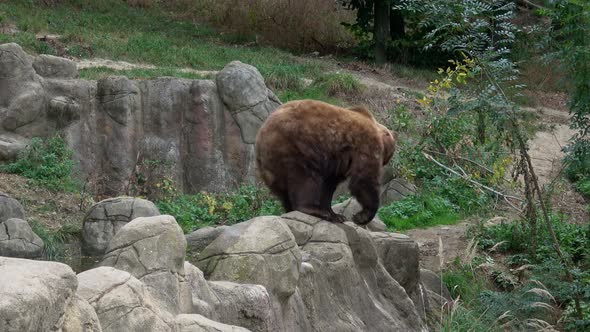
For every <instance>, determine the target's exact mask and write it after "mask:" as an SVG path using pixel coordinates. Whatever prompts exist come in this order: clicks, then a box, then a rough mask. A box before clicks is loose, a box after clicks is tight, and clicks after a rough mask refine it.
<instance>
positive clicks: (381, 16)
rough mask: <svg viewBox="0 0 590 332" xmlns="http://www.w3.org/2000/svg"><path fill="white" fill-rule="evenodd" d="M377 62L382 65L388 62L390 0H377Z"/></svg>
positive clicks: (375, 36)
mask: <svg viewBox="0 0 590 332" xmlns="http://www.w3.org/2000/svg"><path fill="white" fill-rule="evenodd" d="M374 5H375V7H374V10H375V31H374V33H373V40H374V42H375V62H376V63H377V64H378V65H382V64H384V63H385V62H386V61H387V52H386V44H387V37H388V36H389V0H375V3H374Z"/></svg>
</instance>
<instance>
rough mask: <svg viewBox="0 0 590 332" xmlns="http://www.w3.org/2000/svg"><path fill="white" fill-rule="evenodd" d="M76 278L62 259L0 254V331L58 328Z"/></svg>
mask: <svg viewBox="0 0 590 332" xmlns="http://www.w3.org/2000/svg"><path fill="white" fill-rule="evenodd" d="M77 286H78V280H77V279H76V274H75V273H74V271H72V269H71V268H70V267H69V266H67V265H65V264H61V263H53V262H39V261H30V260H25V259H17V258H7V257H0V331H3V332H23V331H57V330H59V329H60V328H61V326H62V324H63V322H64V316H65V312H66V309H67V307H68V306H69V305H70V302H71V301H72V299H73V298H74V294H75V292H76V287H77Z"/></svg>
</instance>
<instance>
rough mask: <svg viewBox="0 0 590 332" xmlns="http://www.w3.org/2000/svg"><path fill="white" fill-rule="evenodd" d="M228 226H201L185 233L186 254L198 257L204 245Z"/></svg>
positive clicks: (209, 242)
mask: <svg viewBox="0 0 590 332" xmlns="http://www.w3.org/2000/svg"><path fill="white" fill-rule="evenodd" d="M227 228H229V226H217V227H203V228H200V229H198V230H196V231H194V232H192V233H190V234H187V235H186V244H187V250H188V255H189V256H191V257H193V258H198V256H199V254H200V253H201V251H203V249H205V247H207V246H208V245H209V244H211V242H213V241H214V240H215V239H216V238H217V237H218V236H219V235H221V233H223V231H225V230H226V229H227Z"/></svg>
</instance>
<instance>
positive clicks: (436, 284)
mask: <svg viewBox="0 0 590 332" xmlns="http://www.w3.org/2000/svg"><path fill="white" fill-rule="evenodd" d="M420 280H421V281H422V284H423V285H424V287H425V288H426V289H427V290H429V291H431V292H433V293H435V294H438V295H439V296H441V297H442V298H443V299H444V300H445V301H452V300H453V297H452V296H451V292H449V289H448V288H447V286H446V285H445V284H444V283H443V282H442V279H441V277H440V276H439V275H438V274H436V273H434V272H432V271H430V270H427V269H420Z"/></svg>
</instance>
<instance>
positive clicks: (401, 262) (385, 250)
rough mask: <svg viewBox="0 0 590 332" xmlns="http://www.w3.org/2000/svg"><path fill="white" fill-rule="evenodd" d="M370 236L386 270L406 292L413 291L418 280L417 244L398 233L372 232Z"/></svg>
mask: <svg viewBox="0 0 590 332" xmlns="http://www.w3.org/2000/svg"><path fill="white" fill-rule="evenodd" d="M371 237H372V238H373V242H374V243H375V247H376V249H377V253H378V255H379V257H380V258H381V261H382V262H383V266H384V267H385V269H386V270H387V272H389V274H390V275H391V276H392V277H393V278H394V279H395V280H396V281H397V282H398V283H399V284H400V285H401V286H402V287H404V289H405V290H406V292H407V293H408V294H411V293H413V292H415V291H416V287H417V285H418V282H420V266H419V263H420V250H419V248H418V244H417V243H416V242H414V241H413V240H412V239H410V238H409V237H408V236H407V235H404V234H398V233H385V232H373V233H371Z"/></svg>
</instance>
